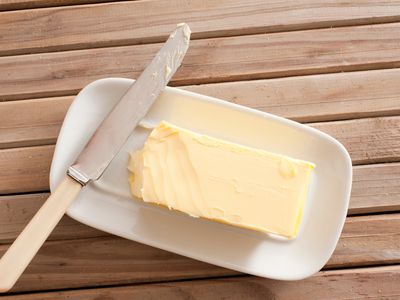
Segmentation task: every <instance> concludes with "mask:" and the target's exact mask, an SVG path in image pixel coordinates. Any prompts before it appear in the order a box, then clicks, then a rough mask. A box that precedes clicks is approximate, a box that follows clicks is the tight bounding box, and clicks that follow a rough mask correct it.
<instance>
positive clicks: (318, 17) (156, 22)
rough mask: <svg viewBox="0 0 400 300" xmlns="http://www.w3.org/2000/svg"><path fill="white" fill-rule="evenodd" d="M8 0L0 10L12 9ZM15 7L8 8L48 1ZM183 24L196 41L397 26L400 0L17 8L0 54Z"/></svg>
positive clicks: (134, 38) (112, 40) (130, 38)
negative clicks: (281, 33) (262, 34)
mask: <svg viewBox="0 0 400 300" xmlns="http://www.w3.org/2000/svg"><path fill="white" fill-rule="evenodd" d="M7 2H8V1H6V2H5V3H3V4H2V5H0V9H2V6H3V9H7ZM9 2H10V3H9V4H8V7H12V6H14V7H18V5H19V6H28V5H31V6H35V5H36V6H38V5H39V6H47V5H49V4H50V3H49V2H50V1H27V0H22V1H16V0H12V1H9ZM18 2H19V3H18ZM82 2H83V3H85V2H100V1H83V0H80V1H78V3H82ZM59 3H61V4H62V5H66V4H73V1H68V0H62V1H59ZM310 16H313V17H312V18H310ZM99 19H101V22H99V21H98V20H99ZM221 20H223V21H221ZM183 21H186V22H188V24H189V25H190V26H191V28H192V31H193V38H194V39H198V38H209V37H220V36H232V35H239V34H240V35H243V34H255V33H267V32H276V31H288V30H299V29H310V28H321V27H331V26H344V25H356V24H358V25H360V24H373V23H380V22H395V21H397V22H398V21H400V1H397V0H393V1H386V3H385V5H382V2H380V1H376V0H368V1H354V2H350V3H344V2H342V1H338V0H329V1H321V0H303V1H294V0H292V1H285V2H282V1H279V0H274V1H268V2H265V1H262V0H252V1H246V2H243V1H239V0H219V1H218V3H216V2H215V1H213V0H194V1H190V2H187V1H184V0H173V1H167V2H165V1H161V0H159V1H136V2H117V3H105V4H101V5H84V6H72V7H65V6H64V7H57V8H49V9H37V10H34V11H15V12H10V13H7V14H3V15H2V16H1V17H0V55H5V54H6V55H15V54H21V53H34V52H48V51H54V50H56V51H60V50H67V49H84V48H92V47H100V46H101V47H105V46H117V45H119V46H120V45H132V44H143V43H149V42H152V43H154V42H161V41H163V40H164V39H165V38H166V37H167V36H168V34H169V33H170V32H171V31H172V30H173V28H174V27H175V26H176V24H177V23H180V22H183Z"/></svg>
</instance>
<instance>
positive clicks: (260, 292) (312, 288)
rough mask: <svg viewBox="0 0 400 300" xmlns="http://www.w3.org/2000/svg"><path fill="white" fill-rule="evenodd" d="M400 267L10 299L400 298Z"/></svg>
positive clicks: (290, 299) (87, 291)
mask: <svg viewBox="0 0 400 300" xmlns="http://www.w3.org/2000/svg"><path fill="white" fill-rule="evenodd" d="M399 281H400V266H389V267H374V268H362V269H351V270H338V271H323V272H319V273H317V274H315V275H313V276H311V277H309V278H307V279H305V280H302V281H292V282H290V281H277V280H271V279H264V278H259V277H253V276H238V277H231V278H220V279H201V280H191V281H176V282H169V283H155V284H145V285H142V284H141V285H126V286H119V287H118V286H112V287H107V288H91V289H80V290H67V291H58V292H48V293H37V294H36V293H35V294H31V295H28V294H26V295H11V296H8V297H7V296H6V297H5V298H4V299H5V300H42V299H43V300H46V299H72V298H73V299H80V300H95V299H110V300H111V299H143V298H146V299H166V300H169V299H183V298H185V299H186V298H190V299H232V300H236V299H238V300H239V299H241V300H243V299H277V300H292V299H297V300H308V299H330V300H336V299H345V298H346V299H348V298H349V297H350V298H352V299H356V298H357V299H359V298H365V297H368V299H388V300H390V299H392V300H394V299H398V298H399V297H400V285H399V284H398V282H399Z"/></svg>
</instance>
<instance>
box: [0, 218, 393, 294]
mask: <svg viewBox="0 0 400 300" xmlns="http://www.w3.org/2000/svg"><path fill="white" fill-rule="evenodd" d="M399 226H400V214H389V215H377V216H362V217H351V218H348V219H347V221H346V225H345V227H344V230H343V234H342V237H341V239H340V241H339V244H338V246H337V249H336V250H335V252H334V254H333V256H332V258H331V259H330V261H329V262H328V264H327V265H326V267H328V268H332V267H349V266H361V265H362V266H368V265H376V264H393V263H399V262H400V232H399V230H398V228H399ZM7 247H8V246H6V245H3V246H0V253H2V252H4V251H5V249H6V248H7ZM83 268H84V269H83ZM235 274H238V273H236V272H234V271H231V270H225V269H222V268H219V267H216V266H212V265H209V264H206V263H202V262H199V261H195V260H191V259H189V258H185V257H182V256H179V255H175V254H172V253H169V252H166V251H162V250H159V249H156V248H152V247H149V246H145V245H142V244H139V243H135V242H132V241H128V240H125V239H122V238H119V237H114V236H108V237H98V238H88V239H75V240H63V241H49V242H46V243H45V245H44V246H43V247H42V249H41V250H40V251H39V253H38V255H37V256H36V257H35V259H34V260H33V262H32V264H31V265H30V266H29V267H28V269H27V271H26V272H25V273H24V274H23V276H22V277H21V279H20V281H19V282H18V284H17V286H16V287H15V289H14V291H29V290H38V289H42V290H43V289H45V290H47V289H61V288H67V287H68V288H82V287H87V286H99V285H110V284H129V283H139V282H154V281H167V280H177V279H188V278H204V277H210V276H211V277H213V276H226V275H235Z"/></svg>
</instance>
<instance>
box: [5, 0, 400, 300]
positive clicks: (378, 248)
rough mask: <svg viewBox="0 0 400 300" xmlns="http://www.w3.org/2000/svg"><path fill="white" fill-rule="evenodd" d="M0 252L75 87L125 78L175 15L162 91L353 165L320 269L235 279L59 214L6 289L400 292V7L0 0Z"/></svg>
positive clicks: (46, 295) (381, 295)
mask: <svg viewBox="0 0 400 300" xmlns="http://www.w3.org/2000/svg"><path fill="white" fill-rule="evenodd" d="M0 11H1V12H0V56H1V57H0V100H1V102H0V148H1V150H0V194H1V196H0V253H3V252H4V251H5V250H6V249H7V247H8V245H9V244H10V243H11V241H13V240H14V239H15V237H16V236H17V235H18V233H19V232H20V231H21V230H22V228H23V227H24V225H25V224H26V223H27V221H28V220H29V219H30V218H31V217H32V215H33V214H34V213H35V211H36V210H37V209H38V207H40V205H41V204H42V203H43V201H44V200H45V199H46V197H47V196H48V195H49V194H48V191H49V184H48V174H49V167H50V162H51V158H52V154H53V150H54V144H55V142H56V139H57V134H58V131H59V129H60V125H61V123H62V121H63V117H64V115H65V113H66V110H67V109H68V106H69V105H70V103H71V101H72V100H73V98H74V95H76V93H77V92H78V91H79V90H80V89H81V88H82V87H83V86H85V85H86V84H87V83H89V82H91V81H93V80H95V79H98V78H103V77H112V76H117V77H129V78H135V77H137V75H138V74H139V73H140V72H141V71H142V70H143V68H144V66H145V65H146V64H147V63H148V62H149V60H150V59H151V57H152V56H153V55H154V54H155V52H156V51H157V50H158V49H159V48H160V44H159V43H160V42H163V41H164V40H165V39H166V37H167V34H168V33H169V32H171V31H172V30H173V28H174V27H175V24H176V23H179V22H187V23H189V25H190V26H191V28H192V30H193V35H192V38H193V41H192V43H191V48H190V50H189V52H188V54H187V56H186V58H185V61H184V63H183V66H182V68H181V69H180V70H179V72H178V73H177V74H176V75H175V76H174V79H173V81H172V85H175V86H181V87H182V88H184V89H187V90H191V91H195V92H199V93H203V94H207V95H211V96H216V97H219V98H222V99H226V100H227V101H232V102H235V103H239V104H242V105H246V106H249V107H252V108H256V109H259V110H262V111H268V112H271V113H274V114H277V115H281V116H284V117H287V118H291V119H294V120H297V121H300V122H305V123H307V124H309V125H310V126H312V127H315V128H318V129H320V130H322V131H324V132H327V133H329V134H331V135H332V136H334V137H335V138H337V139H338V140H339V141H341V142H342V143H343V144H344V145H345V146H346V148H347V149H348V151H349V152H350V154H351V157H352V160H353V163H354V182H353V191H352V196H351V203H350V208H349V211H348V218H347V220H346V224H345V227H344V230H343V233H342V236H341V238H340V241H339V244H338V246H337V248H336V250H335V252H334V254H333V256H332V257H331V259H330V260H329V262H328V263H327V265H326V266H325V267H324V269H323V271H321V272H319V273H318V274H316V275H314V276H312V277H311V278H309V279H306V280H302V281H299V282H279V281H274V280H268V279H263V278H257V277H253V276H248V275H245V274H239V273H237V272H234V271H231V270H226V269H222V268H219V267H216V266H212V265H209V264H206V263H202V262H199V261H195V260H192V259H188V258H185V257H182V256H179V255H175V254H172V253H169V252H166V251H162V250H158V249H155V248H152V247H148V246H145V245H142V244H138V243H135V242H132V241H128V240H124V239H122V238H118V237H115V236H111V235H108V234H106V233H104V232H100V231H98V230H95V229H93V228H89V227H86V226H84V225H81V224H79V223H78V222H76V221H73V220H72V219H70V218H68V217H64V218H63V219H62V221H61V223H60V224H59V225H58V227H57V228H56V230H55V231H54V233H53V234H52V235H51V236H50V238H49V240H48V241H47V242H46V243H45V245H44V246H43V248H42V249H41V250H40V251H39V253H38V255H37V256H36V257H35V259H34V260H33V262H32V263H31V265H30V266H29V267H28V269H27V270H26V271H25V273H24V274H23V276H22V277H21V279H20V280H19V281H18V284H17V285H16V286H15V287H14V289H13V290H12V292H11V293H10V294H9V295H8V296H6V297H5V298H4V299H15V300H16V299H55V298H60V299H128V298H129V297H136V298H137V299H144V298H150V299H153V298H154V299H175V298H184V299H194V298H195V299H212V298H216V299H219V298H224V299H343V298H346V299H349V298H357V299H359V298H374V299H400V264H399V263H400V164H399V162H400V68H399V67H400V1H398V0H396V1H379V0H375V1H373V0H365V1H353V2H351V1H350V2H347V1H339V0H328V1H322V0H301V1H294V0H293V1H292V0H287V1H278V0H272V1H263V0H253V1H237V0H218V1H215V0H193V1H191V0H190V1H185V0H171V1H159V0H148V1H146V0H144V1H120V2H112V3H111V1H104V0H103V1H101V0H98V1H96V0H78V1H72V0H58V1H49V0H3V1H0Z"/></svg>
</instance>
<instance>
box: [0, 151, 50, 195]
mask: <svg viewBox="0 0 400 300" xmlns="http://www.w3.org/2000/svg"><path fill="white" fill-rule="evenodd" d="M53 152H54V146H53V145H51V146H38V147H27V148H12V149H4V150H0V194H9V193H23V192H33V191H43V190H48V189H49V172H50V164H51V159H52V156H53Z"/></svg>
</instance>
